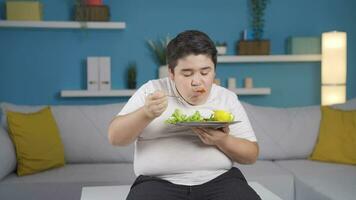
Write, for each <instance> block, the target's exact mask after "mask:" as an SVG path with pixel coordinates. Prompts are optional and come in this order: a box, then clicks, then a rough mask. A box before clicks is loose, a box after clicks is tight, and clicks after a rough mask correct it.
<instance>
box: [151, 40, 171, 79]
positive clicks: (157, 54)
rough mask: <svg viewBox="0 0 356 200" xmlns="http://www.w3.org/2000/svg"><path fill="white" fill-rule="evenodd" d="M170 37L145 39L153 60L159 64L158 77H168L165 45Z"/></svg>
mask: <svg viewBox="0 0 356 200" xmlns="http://www.w3.org/2000/svg"><path fill="white" fill-rule="evenodd" d="M170 40H171V39H170V37H169V36H167V37H166V38H165V39H159V40H147V46H148V48H149V49H150V50H151V56H152V58H153V60H154V62H155V63H156V64H157V65H158V66H159V69H158V78H164V77H168V65H167V45H168V43H169V41H170Z"/></svg>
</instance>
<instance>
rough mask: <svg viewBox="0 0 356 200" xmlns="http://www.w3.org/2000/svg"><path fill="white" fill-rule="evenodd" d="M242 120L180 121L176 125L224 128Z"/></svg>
mask: <svg viewBox="0 0 356 200" xmlns="http://www.w3.org/2000/svg"><path fill="white" fill-rule="evenodd" d="M239 122H241V121H233V122H178V123H176V124H175V125H178V126H186V127H202V128H222V127H225V126H229V125H231V124H236V123H239Z"/></svg>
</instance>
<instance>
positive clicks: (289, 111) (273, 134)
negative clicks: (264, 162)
mask: <svg viewBox="0 0 356 200" xmlns="http://www.w3.org/2000/svg"><path fill="white" fill-rule="evenodd" d="M242 105H243V106H244V108H245V110H246V113H247V115H248V117H249V119H250V122H251V125H252V127H253V130H254V131H255V134H256V137H257V140H258V143H259V146H260V155H259V159H268V160H270V159H271V160H278V159H292V158H307V157H308V156H309V155H310V153H311V152H312V150H313V148H314V144H315V141H316V139H317V135H318V131H319V122H320V107H319V106H308V107H299V108H272V107H261V106H254V105H251V104H248V103H242Z"/></svg>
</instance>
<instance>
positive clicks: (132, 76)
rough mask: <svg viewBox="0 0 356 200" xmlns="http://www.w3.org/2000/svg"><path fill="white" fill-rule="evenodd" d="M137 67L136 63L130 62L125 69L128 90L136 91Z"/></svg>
mask: <svg viewBox="0 0 356 200" xmlns="http://www.w3.org/2000/svg"><path fill="white" fill-rule="evenodd" d="M136 79H137V65H136V62H130V63H129V65H128V68H127V86H128V88H129V89H136V85H137V80H136Z"/></svg>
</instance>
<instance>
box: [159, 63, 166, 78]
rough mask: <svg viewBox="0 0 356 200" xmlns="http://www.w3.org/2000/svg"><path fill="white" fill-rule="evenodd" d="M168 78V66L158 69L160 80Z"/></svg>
mask: <svg viewBox="0 0 356 200" xmlns="http://www.w3.org/2000/svg"><path fill="white" fill-rule="evenodd" d="M165 77H168V65H162V66H160V67H159V69H158V78H165Z"/></svg>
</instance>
